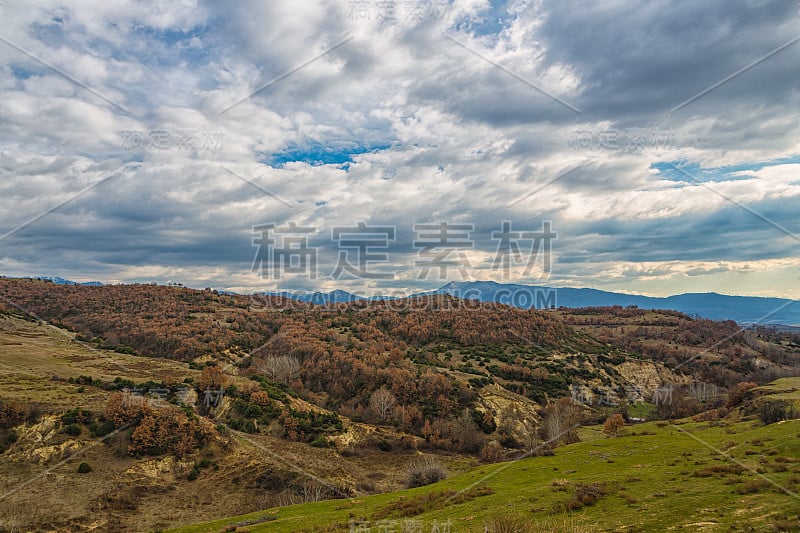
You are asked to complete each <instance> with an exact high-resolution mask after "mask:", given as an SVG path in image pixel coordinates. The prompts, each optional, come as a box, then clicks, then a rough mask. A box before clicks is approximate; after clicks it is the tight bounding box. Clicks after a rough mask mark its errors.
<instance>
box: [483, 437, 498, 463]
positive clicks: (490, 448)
mask: <svg viewBox="0 0 800 533" xmlns="http://www.w3.org/2000/svg"><path fill="white" fill-rule="evenodd" d="M502 458H503V447H502V446H500V444H498V442H497V441H495V440H493V441H491V442H489V443H487V444H486V445H485V446H484V447H483V448H481V461H483V462H485V463H496V462H497V461H499V460H500V459H502Z"/></svg>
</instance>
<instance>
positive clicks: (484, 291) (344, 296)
mask: <svg viewBox="0 0 800 533" xmlns="http://www.w3.org/2000/svg"><path fill="white" fill-rule="evenodd" d="M39 279H43V280H48V281H51V282H53V283H55V284H56V285H83V286H90V287H99V286H102V285H103V284H102V283H101V282H99V281H90V282H86V283H78V282H75V281H71V280H68V279H64V278H60V277H40V278H39ZM263 294H268V295H271V296H284V297H286V298H292V299H294V300H298V301H303V302H313V303H316V304H321V305H324V304H331V303H345V302H352V301H355V300H365V299H371V300H386V299H395V297H392V296H373V297H370V298H364V297H362V296H357V295H355V294H352V293H349V292H347V291H343V290H335V291H332V292H327V293H323V292H313V293H299V292H286V291H283V292H266V293H263ZM432 294H449V295H451V296H456V297H458V298H463V299H468V300H478V301H481V302H496V303H502V304H506V305H513V306H515V307H521V308H524V309H529V308H532V307H535V308H537V309H545V308H553V307H606V306H613V305H621V306H623V307H627V306H632V305H633V306H637V307H639V308H642V309H671V310H674V311H680V312H682V313H686V314H687V315H692V316H701V317H704V318H710V319H713V320H735V321H736V322H739V323H741V324H780V325H785V326H797V327H800V300H788V299H785V298H763V297H757V296H730V295H725V294H717V293H715V292H708V293H689V294H678V295H675V296H668V297H666V298H655V297H652V296H641V295H637V294H622V293H618V292H607V291H601V290H597V289H573V288H565V287H544V286H537V285H516V284H503V283H496V282H494V281H458V282H451V283H448V284H447V285H444V286H443V287H440V288H439V289H437V290H435V291H428V292H420V293H418V294H415V295H414V296H427V295H432Z"/></svg>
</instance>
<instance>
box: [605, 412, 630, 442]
mask: <svg viewBox="0 0 800 533" xmlns="http://www.w3.org/2000/svg"><path fill="white" fill-rule="evenodd" d="M624 427H625V419H624V418H623V417H622V415H621V414H619V413H614V414H613V415H611V416H609V417H608V418H606V421H605V423H604V424H603V433H605V434H606V435H608V436H609V437H611V436H616V435H619V430H620V429H622V428H624Z"/></svg>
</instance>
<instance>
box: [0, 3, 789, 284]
mask: <svg viewBox="0 0 800 533" xmlns="http://www.w3.org/2000/svg"><path fill="white" fill-rule="evenodd" d="M799 11H800V5H798V3H797V0H742V1H741V2H729V1H727V0H704V1H702V2H699V1H695V0H686V1H674V0H669V1H667V0H649V1H646V2H645V1H640V2H636V1H629V0H606V1H589V0H587V1H581V2H576V1H572V0H553V1H507V2H502V1H500V2H486V1H479V0H451V1H445V0H441V1H439V0H410V1H397V2H384V1H377V0H371V1H366V2H356V1H349V0H330V1H327V0H322V1H308V2H271V1H270V2H264V1H263V0H260V1H257V0H253V1H237V2H213V3H212V2H197V1H191V0H181V1H176V0H169V1H167V0H163V1H147V2H124V1H119V0H103V1H97V0H74V1H71V2H61V1H57V0H53V1H51V0H25V1H22V0H3V2H2V4H1V5H0V273H2V274H5V275H10V276H19V275H59V276H63V277H67V278H70V279H76V280H82V281H86V280H101V281H104V282H107V283H108V282H112V283H113V282H150V281H156V282H160V283H166V282H170V281H172V282H181V283H185V284H188V285H190V286H194V287H205V286H212V287H216V288H225V289H233V290H238V291H245V292H246V291H250V290H255V289H276V288H288V289H310V288H318V289H325V290H330V289H333V288H344V289H348V290H352V291H357V292H362V293H375V292H388V291H407V290H414V289H419V288H430V287H435V286H439V285H442V284H443V283H444V282H445V281H446V280H459V279H476V280H497V281H509V282H511V281H513V282H519V283H536V284H548V285H553V286H574V287H596V288H602V289H606V290H615V291H626V292H636V293H642V294H649V295H667V294H676V293H682V292H705V291H712V290H713V291H717V292H723V293H730V294H750V295H769V296H782V297H791V298H800V283H799V282H800V277H799V276H800V270H798V262H800V261H799V260H798V257H800V237H798V233H800V220H798V212H799V211H800V210H799V209H798V207H800V121H799V120H798V114H799V113H798V111H800V84H799V83H798V82H799V81H800V77H799V75H798V64H800V41H799V40H798V39H799V37H800V13H799ZM545 221H550V226H549V227H550V228H551V233H555V234H557V236H551V237H545V238H539V239H538V240H537V239H536V238H535V237H536V234H537V233H538V234H540V237H541V234H542V233H544V230H545V228H546V226H545ZM504 222H507V223H508V224H507V225H506V228H507V229H509V230H510V231H509V232H507V233H509V236H508V237H507V238H505V239H503V238H502V236H500V235H499V233H502V229H503V224H504ZM359 223H363V225H362V226H361V229H359V226H358V224H359ZM271 224H272V225H274V227H273V229H272V230H269V229H264V228H262V229H257V230H256V231H254V228H257V227H259V226H269V225H271ZM423 224H428V225H431V224H438V225H439V226H438V227H439V228H442V227H443V226H442V224H445V225H446V226H444V227H445V228H446V229H445V230H441V231H440V233H439V234H436V233H435V232H434V230H431V229H430V228H428V229H426V228H425V227H423V226H421V225H423ZM343 226H344V228H343ZM348 226H349V227H350V228H349V229H348V228H347V227H348ZM436 235H439V237H436ZM442 235H444V237H442ZM262 237H263V239H262ZM535 244H538V245H540V246H541V248H540V247H538V246H535ZM292 248H294V249H295V251H291V250H290V249H292ZM548 248H549V249H550V254H549V259H550V266H549V268H548V267H547V266H546V265H545V261H544V259H545V254H544V251H545V250H546V249H548ZM297 249H299V250H300V251H297ZM517 250H519V253H516V252H517ZM532 250H539V252H540V253H532ZM365 253H366V255H363V254H365ZM314 257H316V261H315V262H313V261H312V262H313V264H314V267H315V268H314V269H313V271H312V269H311V268H310V265H311V264H312V263H311V262H309V263H306V264H305V266H304V264H303V263H302V262H299V261H300V259H303V258H305V259H309V260H311V259H313V258H314ZM256 259H258V261H256ZM284 259H286V260H288V261H289V264H290V265H294V268H285V267H283V266H281V265H282V264H283V263H282V262H281V261H283V260H284ZM431 262H433V264H434V265H437V268H428V269H427V270H428V271H426V266H425V265H426V263H427V264H428V266H430V263H431ZM440 263H441V264H443V265H444V266H442V267H441V268H438V265H439V264H440ZM337 266H338V267H339V268H338V269H337ZM259 267H260V268H259ZM292 270H293V271H292ZM337 270H338V271H337ZM421 278H425V279H421Z"/></svg>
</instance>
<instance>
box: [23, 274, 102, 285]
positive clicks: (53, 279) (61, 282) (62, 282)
mask: <svg viewBox="0 0 800 533" xmlns="http://www.w3.org/2000/svg"><path fill="white" fill-rule="evenodd" d="M36 279H40V280H42V281H51V282H53V283H55V284H56V285H82V286H84V287H102V286H103V285H104V284H103V283H101V282H99V281H87V282H85V283H79V282H77V281H72V280H69V279H64V278H59V277H58V276H54V277H50V276H40V277H38V278H36Z"/></svg>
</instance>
